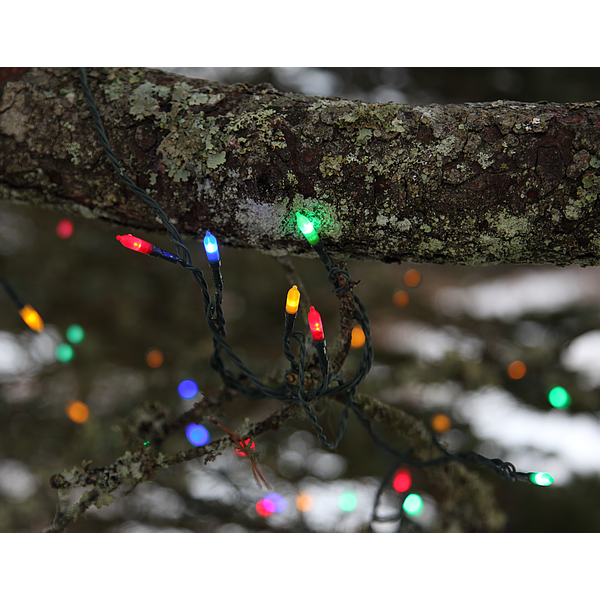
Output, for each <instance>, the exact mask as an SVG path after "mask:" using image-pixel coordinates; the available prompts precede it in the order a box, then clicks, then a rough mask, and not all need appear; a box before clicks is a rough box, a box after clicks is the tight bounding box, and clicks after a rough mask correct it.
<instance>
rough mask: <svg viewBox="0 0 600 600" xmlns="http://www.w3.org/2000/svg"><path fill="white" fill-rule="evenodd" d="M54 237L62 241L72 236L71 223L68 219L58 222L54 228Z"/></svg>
mask: <svg viewBox="0 0 600 600" xmlns="http://www.w3.org/2000/svg"><path fill="white" fill-rule="evenodd" d="M56 235H57V236H58V237H59V238H61V239H63V240H66V239H67V238H70V237H71V236H72V235H73V223H71V221H69V220H68V219H63V220H62V221H60V222H59V223H58V225H57V226H56Z"/></svg>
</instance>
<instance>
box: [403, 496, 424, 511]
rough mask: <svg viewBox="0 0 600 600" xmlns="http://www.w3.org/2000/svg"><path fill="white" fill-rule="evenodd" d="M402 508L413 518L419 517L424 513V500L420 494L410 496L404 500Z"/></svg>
mask: <svg viewBox="0 0 600 600" xmlns="http://www.w3.org/2000/svg"><path fill="white" fill-rule="evenodd" d="M402 508H403V509H404V512H405V513H407V514H409V515H411V516H412V517H418V516H419V515H420V514H421V513H422V512H423V498H421V496H419V494H409V495H408V496H406V498H405V499H404V503H403V504H402Z"/></svg>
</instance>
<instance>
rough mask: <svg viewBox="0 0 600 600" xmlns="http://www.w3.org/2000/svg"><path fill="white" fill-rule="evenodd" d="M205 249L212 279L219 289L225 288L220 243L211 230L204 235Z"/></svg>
mask: <svg viewBox="0 0 600 600" xmlns="http://www.w3.org/2000/svg"><path fill="white" fill-rule="evenodd" d="M204 250H205V252H206V258H207V259H208V264H209V265H210V268H211V271H212V279H213V283H214V284H215V287H216V288H217V289H218V290H219V291H222V290H223V276H222V275H221V257H220V255H219V244H218V243H217V238H216V237H215V236H214V235H213V234H212V233H211V232H210V231H207V232H206V235H205V236H204Z"/></svg>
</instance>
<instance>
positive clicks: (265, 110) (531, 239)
mask: <svg viewBox="0 0 600 600" xmlns="http://www.w3.org/2000/svg"><path fill="white" fill-rule="evenodd" d="M0 75H2V74H1V73H0ZM8 79H12V80H13V81H4V85H3V87H2V89H1V91H0V199H3V200H10V201H14V202H28V203H32V204H36V205H40V206H52V207H54V208H56V209H58V210H61V211H63V212H65V213H80V214H84V215H86V216H89V217H96V218H101V219H105V220H108V221H111V222H113V223H116V224H118V225H122V226H126V227H127V228H140V229H145V230H161V229H162V227H161V225H160V224H159V223H158V222H157V221H156V219H155V217H154V214H153V213H152V212H151V211H150V210H149V209H148V208H147V207H146V206H145V205H144V204H143V202H142V201H141V200H140V199H138V198H137V196H135V195H134V194H132V193H131V192H130V191H129V190H127V189H125V188H124V186H123V185H121V183H120V182H119V180H118V179H117V177H116V175H115V174H114V172H113V171H112V168H111V166H110V164H109V162H108V160H107V158H106V156H105V155H104V151H103V149H102V147H101V146H100V143H99V140H98V136H97V134H96V132H95V130H94V127H93V123H92V119H91V115H90V111H89V109H88V106H87V104H86V102H85V99H84V98H83V95H82V93H81V87H80V84H79V78H78V73H77V71H76V70H75V69H31V70H29V71H27V72H25V73H23V72H21V71H15V72H11V74H10V77H8ZM88 80H89V82H90V87H91V89H92V93H93V94H94V97H95V99H96V102H97V103H98V107H99V111H100V114H101V116H102V118H103V120H104V126H105V129H106V131H107V134H108V138H109V139H110V141H111V143H112V144H113V147H114V149H115V152H116V154H117V156H118V157H119V158H120V160H121V163H122V165H123V166H124V169H125V171H126V172H127V174H128V175H129V176H130V177H131V178H132V179H133V180H134V181H136V182H137V183H138V185H139V186H141V187H142V188H145V189H148V190H149V192H150V193H151V194H152V195H153V197H155V198H156V199H157V201H158V202H159V203H161V205H162V206H163V207H164V210H165V211H166V213H167V214H168V215H169V217H170V218H171V219H172V220H173V222H175V223H176V225H177V227H178V228H179V230H180V231H181V233H182V234H183V235H188V236H192V237H195V238H199V237H200V236H202V235H203V234H204V231H205V230H206V229H210V230H211V231H212V232H213V233H215V234H216V235H218V237H219V240H220V242H221V243H222V244H224V245H231V246H234V247H247V248H257V249H260V250H262V251H266V252H270V253H273V254H279V255H281V254H286V253H293V254H302V253H306V252H309V251H310V249H309V248H308V247H307V244H306V242H305V240H303V239H302V238H301V236H300V234H299V233H298V232H297V229H296V227H295V220H294V213H295V211H297V210H301V211H304V212H305V213H306V214H308V213H310V214H312V215H313V216H314V217H315V218H316V219H317V221H318V222H319V224H320V235H321V237H322V239H323V240H324V241H325V243H326V245H327V248H328V250H330V251H331V252H332V253H333V254H334V255H337V256H339V257H354V258H371V259H377V260H382V261H385V262H394V261H405V260H410V261H415V262H424V261H427V262H438V263H457V264H478V263H497V262H507V263H532V264H536V263H538V264H539V263H554V264H556V265H567V264H582V265H597V264H600V235H598V221H599V219H598V213H599V210H600V209H599V204H598V202H597V200H598V194H599V193H600V103H598V102H594V103H586V104H569V105H563V104H552V103H547V102H540V103H537V104H528V103H519V102H511V101H501V100H499V101H497V102H493V103H485V104H466V105H448V106H438V105H430V106H406V105H395V104H366V103H364V102H351V101H347V100H340V99H328V98H320V97H306V96H302V95H298V94H290V93H282V92H279V91H277V90H275V89H273V88H272V87H271V86H269V85H260V86H250V85H246V84H236V85H220V84H215V83H212V82H208V81H203V80H195V79H186V78H184V77H181V76H178V75H172V74H167V73H163V72H160V71H151V70H140V69H92V70H88Z"/></svg>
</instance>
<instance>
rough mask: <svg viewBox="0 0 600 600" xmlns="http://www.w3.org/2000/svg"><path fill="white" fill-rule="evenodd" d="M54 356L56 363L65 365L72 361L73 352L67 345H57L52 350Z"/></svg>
mask: <svg viewBox="0 0 600 600" xmlns="http://www.w3.org/2000/svg"><path fill="white" fill-rule="evenodd" d="M54 356H55V358H56V360H57V361H59V362H63V363H66V362H69V361H70V360H73V357H74V356H75V351H74V350H73V348H71V346H69V344H65V343H62V344H58V346H56V348H55V349H54Z"/></svg>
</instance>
